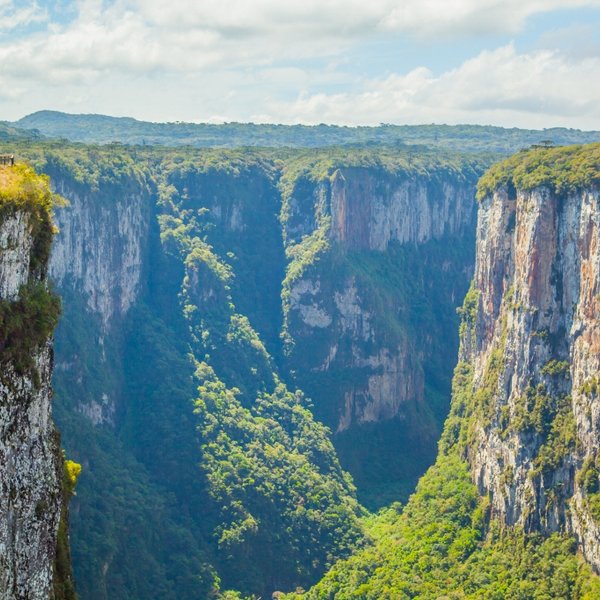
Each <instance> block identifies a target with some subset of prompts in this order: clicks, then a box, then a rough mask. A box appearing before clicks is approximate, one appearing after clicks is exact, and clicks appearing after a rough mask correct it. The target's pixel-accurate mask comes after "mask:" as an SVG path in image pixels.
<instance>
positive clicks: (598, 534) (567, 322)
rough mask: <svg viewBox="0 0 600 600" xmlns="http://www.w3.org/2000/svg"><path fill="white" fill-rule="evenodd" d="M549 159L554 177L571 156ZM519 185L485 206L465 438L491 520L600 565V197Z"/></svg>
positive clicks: (500, 190)
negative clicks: (550, 537) (569, 539)
mask: <svg viewBox="0 0 600 600" xmlns="http://www.w3.org/2000/svg"><path fill="white" fill-rule="evenodd" d="M593 149H594V147H592V148H591V149H589V150H582V152H584V153H585V152H593ZM538 152H542V151H538ZM547 152H548V155H542V156H541V158H538V162H537V163H535V164H534V165H532V166H531V167H530V169H531V170H532V171H533V169H536V168H538V166H537V165H538V164H539V162H541V163H542V164H543V166H545V167H546V169H547V171H546V177H547V173H548V172H549V171H550V170H551V169H553V168H554V166H553V163H552V162H550V161H551V160H558V159H561V158H562V160H563V161H564V160H565V157H558V159H557V158H556V157H554V158H553V155H552V154H550V151H547ZM553 152H554V151H553ZM523 160H527V155H525V156H524V157H523ZM567 160H568V156H567ZM545 161H547V162H548V164H544V163H545ZM573 163H574V161H573ZM525 164H527V163H525ZM566 164H567V165H569V163H568V162H567V163H566ZM574 164H575V163H574ZM525 171H526V172H528V171H527V167H525ZM521 177H523V175H521ZM515 179H516V176H515ZM515 179H510V178H509V183H508V184H504V185H498V186H497V187H496V188H495V189H494V190H493V191H488V193H487V194H486V195H485V197H484V198H483V200H482V203H481V207H480V210H479V220H478V230H477V264H476V270H475V279H474V287H473V289H472V290H471V292H470V293H469V295H468V297H467V302H466V303H465V308H464V309H463V312H464V315H463V316H464V318H465V325H466V327H463V328H462V345H461V347H462V352H461V354H462V356H461V360H462V363H461V364H463V365H465V366H466V371H469V372H470V375H471V376H472V387H471V388H470V391H469V392H468V394H467V397H468V398H469V401H468V402H467V404H466V407H463V408H462V409H461V410H465V411H466V412H465V414H466V415H468V417H469V418H468V420H467V422H466V423H464V424H463V437H462V440H463V443H464V444H465V451H466V453H467V455H468V458H469V461H470V464H471V468H472V474H473V478H474V480H475V482H476V483H477V485H478V487H479V490H480V492H481V493H482V494H488V495H489V496H490V499H491V505H492V511H493V513H494V514H496V515H497V516H499V517H500V518H501V519H502V520H504V521H505V522H506V523H508V524H511V525H512V524H518V525H522V526H523V527H524V528H525V529H526V530H529V531H542V532H545V533H550V532H554V531H559V530H562V531H565V530H566V531H569V532H572V533H573V534H574V535H575V536H576V538H577V539H578V541H579V544H580V548H581V550H582V551H583V554H584V555H585V557H586V558H587V560H588V561H589V562H590V563H591V564H592V565H593V566H594V567H595V568H596V569H600V528H599V524H600V511H599V510H598V507H599V506H600V504H598V500H599V499H600V497H599V496H598V492H599V491H600V486H599V480H598V451H599V446H600V397H599V394H598V392H599V388H598V376H599V374H600V326H599V324H598V315H599V314H600V312H599V309H600V300H599V299H600V295H599V294H600V243H599V242H600V190H599V189H598V187H597V186H596V185H593V184H588V185H583V184H582V185H574V186H572V187H570V188H568V189H559V187H558V183H557V182H555V181H549V182H548V183H546V185H541V186H532V187H530V186H526V185H525V184H522V185H521V187H519V182H520V180H518V179H516V180H515ZM505 181H506V179H505ZM469 385H470V384H469Z"/></svg>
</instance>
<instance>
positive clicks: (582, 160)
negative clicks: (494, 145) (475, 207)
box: [477, 143, 600, 200]
mask: <svg viewBox="0 0 600 600" xmlns="http://www.w3.org/2000/svg"><path fill="white" fill-rule="evenodd" d="M598 184H600V144H599V143H596V144H586V145H584V146H559V147H550V148H546V147H534V148H530V149H529V150H522V151H521V152H518V153H517V154H514V155H513V156H511V157H510V158H508V159H506V160H504V161H502V162H500V163H497V164H495V165H493V166H492V167H491V168H490V169H489V170H488V171H487V172H486V173H485V175H483V177H482V178H481V179H480V180H479V183H478V185H477V199H478V200H481V199H483V198H485V197H486V196H489V195H491V194H492V193H493V192H494V191H495V190H497V189H500V188H511V187H514V188H516V189H519V190H532V189H533V188H536V187H549V188H551V189H552V190H554V191H555V192H556V193H564V192H569V191H573V190H576V189H581V188H583V187H588V186H591V185H598Z"/></svg>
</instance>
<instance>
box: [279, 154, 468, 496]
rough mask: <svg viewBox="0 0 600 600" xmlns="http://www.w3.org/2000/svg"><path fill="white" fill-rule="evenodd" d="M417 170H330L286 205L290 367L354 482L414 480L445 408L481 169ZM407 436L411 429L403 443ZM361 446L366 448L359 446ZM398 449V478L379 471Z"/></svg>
mask: <svg viewBox="0 0 600 600" xmlns="http://www.w3.org/2000/svg"><path fill="white" fill-rule="evenodd" d="M423 171H425V172H421V171H420V170H419V169H416V168H414V166H411V165H410V163H409V164H408V165H406V166H404V168H398V165H389V164H388V165H384V164H379V165H370V166H368V167H363V166H356V167H352V166H349V167H340V168H331V169H330V170H329V174H328V175H327V176H323V175H321V174H319V175H318V176H317V177H315V178H314V179H312V180H311V178H310V176H306V175H304V176H302V177H300V178H298V179H297V180H296V181H295V182H294V186H293V187H292V189H291V191H290V192H289V195H288V196H287V198H286V199H285V202H284V209H283V214H284V223H285V225H286V229H285V239H286V245H287V252H288V256H289V257H290V258H291V263H290V267H289V268H288V278H287V279H286V281H285V282H284V310H285V319H286V321H285V322H286V333H287V335H288V338H287V348H288V360H289V365H290V369H291V370H292V371H293V373H294V375H295V380H296V382H297V384H298V385H299V386H300V387H301V388H302V389H304V390H306V391H307V392H308V394H309V395H310V396H311V397H312V398H313V399H314V400H315V411H316V414H317V415H318V416H319V418H321V419H322V420H324V421H325V423H327V424H328V425H329V426H330V427H331V428H332V429H333V431H334V432H335V433H336V436H337V440H338V442H339V443H338V448H339V449H340V451H341V456H342V460H343V462H344V463H345V465H346V466H347V468H349V469H350V471H351V472H352V473H353V475H354V476H355V477H357V480H358V482H359V486H360V485H361V484H366V483H367V481H368V487H371V488H372V487H373V486H376V485H377V483H381V482H382V481H386V482H388V483H389V482H390V481H394V480H397V481H399V480H404V481H405V482H408V481H410V479H411V477H414V476H415V474H418V473H419V472H422V469H423V466H424V465H425V464H427V462H428V461H431V460H433V457H434V452H435V439H436V438H437V436H438V434H439V429H440V427H441V423H442V421H443V418H444V416H445V411H446V409H447V404H445V402H444V400H443V398H444V397H446V398H447V397H448V396H449V386H450V378H451V372H450V370H449V368H448V365H449V364H451V362H452V359H451V356H452V355H453V354H454V353H455V352H456V345H455V344H456V342H455V339H454V338H453V336H452V330H453V328H454V327H456V326H457V320H456V316H455V313H454V311H455V305H456V304H458V303H459V298H461V297H462V296H463V295H464V293H465V291H466V289H467V286H468V281H469V277H470V273H471V272H472V268H473V252H472V244H473V232H474V228H475V201H474V193H473V190H474V187H475V181H476V178H477V175H478V173H479V171H478V170H477V168H476V167H475V168H474V167H473V165H467V164H465V165H463V168H462V169H455V170H452V169H446V165H444V162H443V158H440V159H438V160H435V159H434V160H432V161H431V164H429V165H428V169H424V170H423ZM411 431H412V432H416V431H419V433H418V435H415V436H414V438H412V439H411ZM357 436H359V437H365V438H370V440H369V441H365V440H362V439H361V443H359V444H357V441H358V439H359V438H357ZM399 439H402V440H403V444H402V445H401V446H399V444H398V440H399ZM377 440H378V441H377ZM409 440H410V441H409ZM363 442H364V443H363ZM357 446H360V448H361V450H362V456H359V453H358V451H357ZM366 448H372V452H373V455H372V456H369V458H368V459H367V460H365V454H364V452H365V449H366ZM392 448H393V450H392ZM388 452H389V454H388ZM394 453H396V454H397V455H403V456H405V458H406V460H405V461H397V462H395V463H394V464H396V465H399V464H400V463H403V465H402V466H401V467H398V468H399V469H400V472H398V473H396V474H390V471H389V469H388V468H387V467H386V468H383V466H381V468H379V467H378V466H376V465H378V464H379V465H382V463H383V462H386V463H387V462H388V458H389V457H390V456H392V455H393V454H394ZM377 454H379V456H377ZM384 457H387V458H384ZM409 465H413V466H414V467H415V469H414V474H413V475H411V474H409V473H410V466H409ZM377 471H379V472H378V473H377V475H375V473H376V472H377ZM363 477H364V479H363ZM377 480H379V482H378V481H377ZM409 485H410V484H409ZM409 485H408V486H407V487H409ZM379 492H380V490H378V491H377V492H376V494H377V493H379ZM396 493H397V490H396ZM376 494H374V495H376Z"/></svg>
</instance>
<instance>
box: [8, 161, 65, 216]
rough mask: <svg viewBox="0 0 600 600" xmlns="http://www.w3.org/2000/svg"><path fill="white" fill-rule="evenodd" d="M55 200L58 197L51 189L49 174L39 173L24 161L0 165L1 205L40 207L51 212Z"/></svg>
mask: <svg viewBox="0 0 600 600" xmlns="http://www.w3.org/2000/svg"><path fill="white" fill-rule="evenodd" d="M55 202H56V197H55V195H54V194H53V193H52V190H51V189H50V179H49V177H48V176H47V175H38V174H37V173H36V172H35V171H34V170H33V169H32V168H31V167H29V166H27V165H25V164H22V163H18V164H16V165H14V166H8V165H0V207H4V206H6V205H16V206H19V207H22V208H33V207H39V208H42V209H43V210H45V211H46V212H48V213H50V212H51V211H52V207H53V205H54V204H55Z"/></svg>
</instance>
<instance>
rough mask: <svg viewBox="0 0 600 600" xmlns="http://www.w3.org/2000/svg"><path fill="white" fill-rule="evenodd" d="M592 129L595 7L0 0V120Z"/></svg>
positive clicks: (435, 0) (473, 0) (466, 1)
mask: <svg viewBox="0 0 600 600" xmlns="http://www.w3.org/2000/svg"><path fill="white" fill-rule="evenodd" d="M43 109H51V110H60V111H65V112H71V113H100V114H107V115H114V116H132V117H135V118H138V119H142V120H149V121H191V122H217V123H218V122H229V121H241V122H255V123H260V122H269V123H306V124H317V123H337V124H343V125H377V124H379V123H394V124H417V123H448V124H457V123H478V124H486V125H487V124H491V125H501V126H505V127H525V128H546V127H557V126H564V127H575V128H579V129H600V0H73V1H67V0H54V1H49V0H34V1H31V0H19V1H14V0H0V120H16V119H18V118H20V117H22V116H24V115H26V114H29V113H31V112H34V111H37V110H43Z"/></svg>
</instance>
